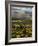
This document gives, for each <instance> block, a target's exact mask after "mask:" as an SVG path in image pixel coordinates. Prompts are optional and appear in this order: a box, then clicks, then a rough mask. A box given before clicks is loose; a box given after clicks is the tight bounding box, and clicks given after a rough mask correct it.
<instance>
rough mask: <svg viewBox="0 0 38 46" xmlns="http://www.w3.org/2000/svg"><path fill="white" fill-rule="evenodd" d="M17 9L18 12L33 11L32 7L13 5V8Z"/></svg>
mask: <svg viewBox="0 0 38 46" xmlns="http://www.w3.org/2000/svg"><path fill="white" fill-rule="evenodd" d="M13 8H14V9H16V11H17V12H25V11H27V12H32V8H31V7H12V9H13Z"/></svg>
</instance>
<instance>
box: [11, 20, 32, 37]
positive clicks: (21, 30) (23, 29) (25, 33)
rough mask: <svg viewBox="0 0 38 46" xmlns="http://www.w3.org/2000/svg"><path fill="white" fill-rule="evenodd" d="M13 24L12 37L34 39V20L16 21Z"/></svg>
mask: <svg viewBox="0 0 38 46" xmlns="http://www.w3.org/2000/svg"><path fill="white" fill-rule="evenodd" d="M15 21H16V22H12V25H11V26H12V29H11V31H12V32H11V37H12V38H22V37H32V20H15ZM28 22H29V23H28Z"/></svg>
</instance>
